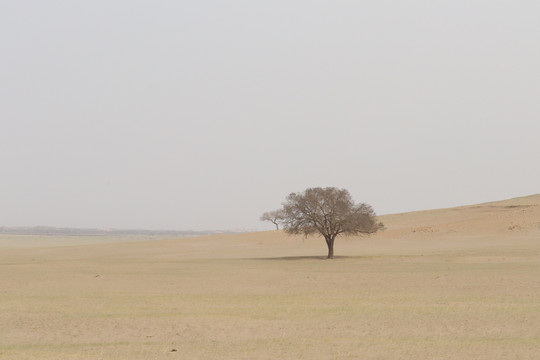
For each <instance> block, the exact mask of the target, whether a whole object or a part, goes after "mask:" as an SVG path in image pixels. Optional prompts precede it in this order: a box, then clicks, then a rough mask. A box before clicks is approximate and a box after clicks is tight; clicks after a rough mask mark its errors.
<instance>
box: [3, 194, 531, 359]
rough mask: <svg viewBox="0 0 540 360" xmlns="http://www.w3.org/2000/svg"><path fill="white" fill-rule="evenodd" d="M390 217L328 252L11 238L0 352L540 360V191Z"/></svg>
mask: <svg viewBox="0 0 540 360" xmlns="http://www.w3.org/2000/svg"><path fill="white" fill-rule="evenodd" d="M380 219H381V220H382V221H383V222H384V223H385V225H386V230H385V231H383V232H380V233H378V234H376V235H374V236H368V237H348V238H339V239H338V240H336V248H335V251H336V255H337V258H336V259H334V260H328V261H327V260H323V259H324V257H325V255H326V245H325V243H324V241H323V240H322V239H321V238H317V237H310V238H307V239H304V238H302V237H298V236H295V237H292V236H288V235H286V234H284V233H283V232H281V231H267V232H258V233H247V234H235V235H220V236H208V237H198V238H191V239H172V240H152V241H133V242H126V241H125V240H128V239H123V241H122V242H118V241H114V239H111V242H109V243H101V244H85V245H73V244H76V243H77V241H78V240H77V239H76V238H72V239H69V238H62V239H58V238H37V239H36V238H27V237H18V238H13V237H9V238H6V237H4V238H2V237H0V324H2V331H1V332H0V359H23V360H24V359H54V360H58V359H115V360H116V359H150V358H151V359H154V358H155V359H165V358H178V359H183V358H189V359H270V358H281V359H490V360H491V359H536V358H538V354H539V353H540V334H539V333H538V329H539V328H540V312H539V310H540V303H539V301H538V299H540V282H538V278H539V277H540V195H533V196H528V197H522V198H516V199H511V200H505V201H498V202H491V203H485V204H478V205H472V206H463V207H457V208H450V209H438V210H428V211H418V212H412V213H404V214H393V215H385V216H381V217H380ZM102 240H103V239H102ZM137 240H140V239H137Z"/></svg>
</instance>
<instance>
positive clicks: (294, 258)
mask: <svg viewBox="0 0 540 360" xmlns="http://www.w3.org/2000/svg"><path fill="white" fill-rule="evenodd" d="M362 257H363V256H334V258H333V259H328V258H327V257H326V256H280V257H267V258H248V259H246V260H265V261H302V260H328V261H332V260H344V259H359V258H362Z"/></svg>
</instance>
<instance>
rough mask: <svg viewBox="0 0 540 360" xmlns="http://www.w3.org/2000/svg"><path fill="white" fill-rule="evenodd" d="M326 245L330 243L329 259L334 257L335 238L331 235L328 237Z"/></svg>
mask: <svg viewBox="0 0 540 360" xmlns="http://www.w3.org/2000/svg"><path fill="white" fill-rule="evenodd" d="M326 245H328V257H327V259H333V258H334V239H333V238H330V237H328V238H326Z"/></svg>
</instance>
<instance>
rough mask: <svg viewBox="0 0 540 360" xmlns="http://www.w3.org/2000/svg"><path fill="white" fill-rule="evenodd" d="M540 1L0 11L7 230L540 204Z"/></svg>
mask: <svg viewBox="0 0 540 360" xmlns="http://www.w3.org/2000/svg"><path fill="white" fill-rule="evenodd" d="M539 19H540V2H539V1H538V0H508V1H497V0H481V1H475V0H463V1H462V0H449V1H434V0H424V1H419V0H409V1H397V0H394V1H388V0H387V1H385V0H376V1H339V0H331V1H330V0H328V1H317V0H309V1H308V0H303V1H294V0H287V1H279V0H278V1H276V0H274V1H253V0H249V1H248V0H241V1H234V0H233V1H204V0H202V1H193V0H191V1H182V0H163V1H156V0H154V1H133V0H130V1H127V0H125V1H114V0H112V1H111V0H108V1H99V0H98V1H60V0H48V1H41V0H36V1H29V0H4V1H1V2H0V226H2V225H4V226H19V225H51V226H73V227H114V228H145V229H160V228H161V229H179V230H182V229H193V230H202V229H272V228H273V225H272V224H264V223H261V222H260V221H259V216H260V215H261V213H262V212H264V211H268V210H274V209H276V208H278V207H280V205H281V202H282V201H283V200H284V199H285V197H286V196H287V194H289V193H290V192H296V191H302V190H304V189H306V188H308V187H313V186H336V187H343V188H346V189H348V190H349V191H350V193H351V194H352V196H353V197H354V199H355V200H357V201H362V202H367V203H369V204H371V205H372V206H373V207H374V208H375V210H376V212H377V213H379V214H385V213H393V212H402V211H409V210H418V209H427V208H439V207H449V206H454V205H462V204H470V203H476V202H482V201H491V200H500V199H505V198H509V197H514V196H520V195H528V194H533V193H539V192H540V21H539Z"/></svg>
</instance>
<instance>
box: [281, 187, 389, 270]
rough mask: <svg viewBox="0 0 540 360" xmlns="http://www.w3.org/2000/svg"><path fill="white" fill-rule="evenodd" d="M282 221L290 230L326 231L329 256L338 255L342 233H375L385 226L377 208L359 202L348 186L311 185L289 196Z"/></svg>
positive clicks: (282, 214)
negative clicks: (338, 237) (377, 212)
mask: <svg viewBox="0 0 540 360" xmlns="http://www.w3.org/2000/svg"><path fill="white" fill-rule="evenodd" d="M281 216H282V219H281V220H280V223H281V224H282V225H283V229H284V230H285V232H286V233H289V234H303V235H305V236H308V235H312V234H320V235H322V236H323V237H324V238H325V240H326V244H327V246H328V258H329V259H332V258H333V257H334V241H335V239H336V237H337V236H338V235H345V236H347V235H362V234H372V233H374V232H376V231H378V230H380V229H382V228H383V224H382V223H380V222H379V221H377V219H376V214H375V211H374V210H373V208H372V207H371V206H370V205H368V204H364V203H355V202H354V201H353V199H352V197H351V195H350V194H349V192H348V191H347V190H345V189H338V188H335V187H326V188H320V187H316V188H309V189H306V190H305V191H303V192H301V193H291V194H290V195H289V196H287V198H286V200H285V202H284V203H283V209H281Z"/></svg>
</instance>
